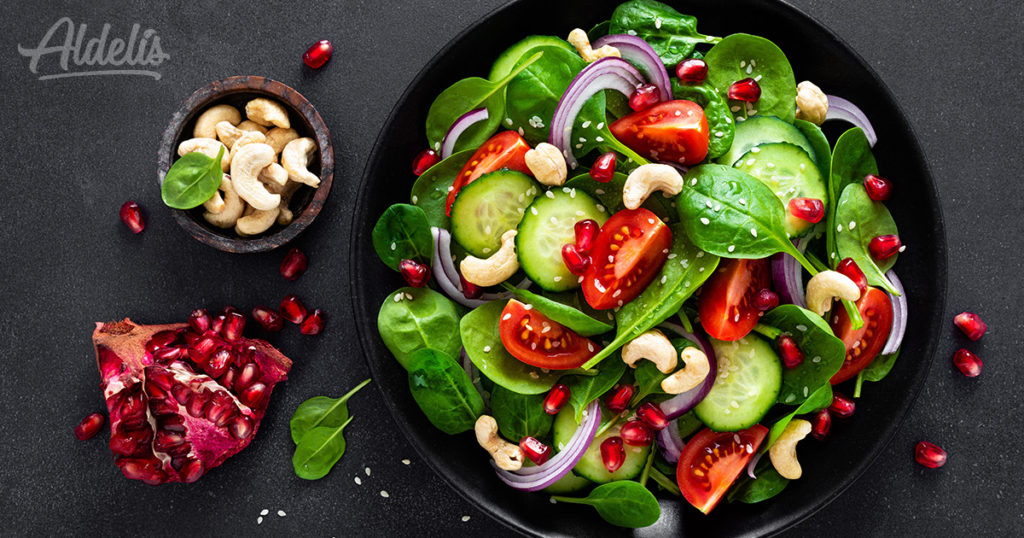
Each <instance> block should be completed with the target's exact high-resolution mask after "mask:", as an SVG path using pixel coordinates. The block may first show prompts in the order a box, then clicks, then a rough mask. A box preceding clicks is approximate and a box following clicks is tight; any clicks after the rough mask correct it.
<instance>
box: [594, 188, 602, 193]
mask: <svg viewBox="0 0 1024 538" xmlns="http://www.w3.org/2000/svg"><path fill="white" fill-rule="evenodd" d="M594 194H604V189H594Z"/></svg>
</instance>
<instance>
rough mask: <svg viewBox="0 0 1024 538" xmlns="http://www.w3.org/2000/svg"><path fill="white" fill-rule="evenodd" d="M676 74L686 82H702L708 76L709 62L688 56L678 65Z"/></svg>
mask: <svg viewBox="0 0 1024 538" xmlns="http://www.w3.org/2000/svg"><path fill="white" fill-rule="evenodd" d="M676 76H677V77H679V80H680V81H682V82H683V83H684V84H700V83H701V82H704V79H706V78H707V77H708V64H707V62H705V61H704V60H701V59H700V58H687V59H686V60H683V61H681V62H679V63H678V64H677V65H676Z"/></svg>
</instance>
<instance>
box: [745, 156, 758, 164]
mask: <svg viewBox="0 0 1024 538" xmlns="http://www.w3.org/2000/svg"><path fill="white" fill-rule="evenodd" d="M755 162H757V160H756V159H754V158H753V157H751V158H750V159H747V166H750V165H752V164H754V163H755Z"/></svg>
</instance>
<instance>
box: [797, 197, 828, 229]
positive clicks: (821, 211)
mask: <svg viewBox="0 0 1024 538" xmlns="http://www.w3.org/2000/svg"><path fill="white" fill-rule="evenodd" d="M789 214H790V215H793V216H794V217H796V218H798V219H800V220H805V221H807V222H810V223H812V224H816V223H818V222H821V219H822V218H823V217H824V216H825V204H824V203H822V201H821V200H819V199H817V198H793V199H792V200H790V201H789Z"/></svg>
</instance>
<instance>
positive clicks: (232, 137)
mask: <svg viewBox="0 0 1024 538" xmlns="http://www.w3.org/2000/svg"><path fill="white" fill-rule="evenodd" d="M214 127H215V128H216V129H217V139H218V140H220V141H221V142H222V143H223V144H224V145H225V146H227V147H228V148H231V147H232V146H234V145H235V142H237V141H238V139H239V138H241V137H242V135H244V134H245V133H247V132H250V131H243V130H241V129H239V128H238V127H235V126H234V125H231V122H228V121H222V122H220V123H218V124H217V125H215V126H214Z"/></svg>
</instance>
